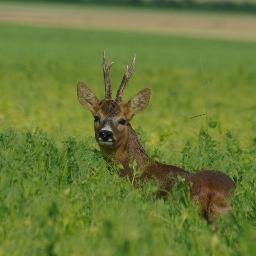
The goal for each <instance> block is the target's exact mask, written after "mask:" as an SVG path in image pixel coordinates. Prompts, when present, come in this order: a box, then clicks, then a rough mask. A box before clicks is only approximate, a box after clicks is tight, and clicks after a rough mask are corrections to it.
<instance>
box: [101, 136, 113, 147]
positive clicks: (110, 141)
mask: <svg viewBox="0 0 256 256" xmlns="http://www.w3.org/2000/svg"><path fill="white" fill-rule="evenodd" d="M98 142H99V144H100V145H102V146H112V145H113V140H112V139H108V140H107V141H104V140H102V139H101V138H99V140H98Z"/></svg>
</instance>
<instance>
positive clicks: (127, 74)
mask: <svg viewBox="0 0 256 256" xmlns="http://www.w3.org/2000/svg"><path fill="white" fill-rule="evenodd" d="M135 61H136V55H134V57H133V59H132V62H131V64H130V65H127V66H126V71H125V73H124V76H123V79H122V81H121V84H120V86H119V89H118V91H117V94H116V102H121V101H122V97H123V95H124V89H125V87H126V85H127V83H128V81H129V80H130V78H131V77H132V75H133V73H134V71H135Z"/></svg>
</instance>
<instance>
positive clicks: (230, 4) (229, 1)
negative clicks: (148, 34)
mask: <svg viewBox="0 0 256 256" xmlns="http://www.w3.org/2000/svg"><path fill="white" fill-rule="evenodd" d="M0 1H1V0H0ZM11 1H13V2H62V3H90V4H93V3H94V4H105V5H109V4H112V5H137V6H158V7H168V6H169V7H176V8H192V9H193V8H194V9H215V10H237V11H251V12H256V0H9V2H11Z"/></svg>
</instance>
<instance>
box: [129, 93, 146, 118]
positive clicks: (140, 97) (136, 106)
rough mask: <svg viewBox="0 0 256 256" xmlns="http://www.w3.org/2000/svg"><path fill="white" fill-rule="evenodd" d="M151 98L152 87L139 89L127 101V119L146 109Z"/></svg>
mask: <svg viewBox="0 0 256 256" xmlns="http://www.w3.org/2000/svg"><path fill="white" fill-rule="evenodd" d="M149 99H150V89H148V88H145V89H143V90H141V91H139V92H138V93H137V94H136V95H135V96H134V97H133V98H131V99H130V100H129V101H128V103H127V119H129V120H130V119H132V118H133V116H134V115H135V114H137V113H138V112H140V111H142V110H144V109H145V108H146V107H147V105H148V103H149Z"/></svg>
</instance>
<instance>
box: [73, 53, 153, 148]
mask: <svg viewBox="0 0 256 256" xmlns="http://www.w3.org/2000/svg"><path fill="white" fill-rule="evenodd" d="M112 64H113V63H109V62H108V61H107V60H106V56H105V52H104V53H103V76H104V82H105V97H104V99H102V100H98V98H97V97H96V96H95V94H94V93H93V92H92V90H91V89H89V87H88V86H87V85H85V84H84V83H83V82H78V84H77V96H78V100H79V102H80V103H81V105H82V106H84V107H86V108H88V109H89V110H90V112H91V113H92V115H93V116H94V131H95V138H96V140H97V142H98V144H99V145H100V146H101V147H103V148H107V149H115V148H117V147H119V146H120V145H122V144H124V143H125V141H127V135H128V127H129V126H130V121H131V120H132V118H133V117H134V115H135V114H137V113H138V112H140V111H142V110H144V109H145V108H146V107H147V105H148V102H149V99H150V90H149V89H147V88H146V89H143V90H141V91H139V92H138V93H137V94H136V95H135V96H134V97H132V98H131V99H130V100H129V101H128V102H123V101H122V98H123V95H124V89H125V87H126V85H127V83H128V81H129V79H130V78H131V76H132V75H133V73H134V70H135V57H134V58H133V60H132V62H131V64H130V65H127V67H126V71H125V73H124V75H123V78H122V81H121V84H120V86H119V89H118V91H117V94H116V98H115V99H114V100H113V99H112V92H111V83H110V77H109V74H110V69H111V67H112Z"/></svg>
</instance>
